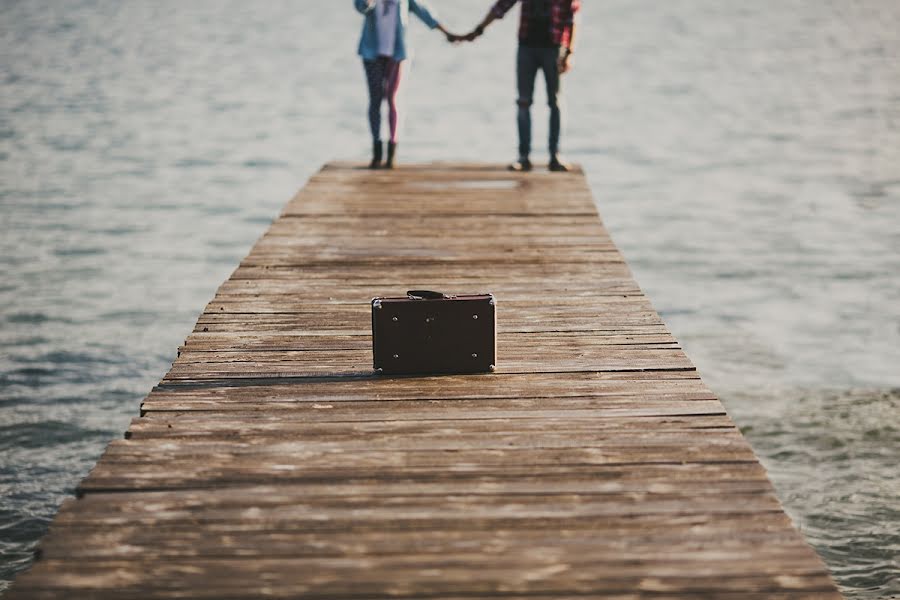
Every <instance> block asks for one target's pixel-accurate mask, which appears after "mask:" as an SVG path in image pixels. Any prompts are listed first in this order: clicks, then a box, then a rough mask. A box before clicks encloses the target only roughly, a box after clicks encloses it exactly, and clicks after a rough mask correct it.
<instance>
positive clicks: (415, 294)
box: [406, 290, 450, 300]
mask: <svg viewBox="0 0 900 600" xmlns="http://www.w3.org/2000/svg"><path fill="white" fill-rule="evenodd" d="M406 295H407V296H409V299H410V300H443V299H445V298H449V297H450V296H448V295H447V294H442V293H441V292H432V291H431V290H409V291H408V292H406Z"/></svg>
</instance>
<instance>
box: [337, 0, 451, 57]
mask: <svg viewBox="0 0 900 600" xmlns="http://www.w3.org/2000/svg"><path fill="white" fill-rule="evenodd" d="M353 6H355V7H356V10H358V11H359V12H361V13H362V14H364V15H365V16H366V18H365V21H364V22H363V29H362V37H361V38H360V40H359V55H360V56H362V57H363V60H375V59H376V58H378V31H377V29H376V27H375V12H374V7H369V6H368V5H367V3H366V0H353ZM410 11H412V12H413V13H415V15H416V16H417V17H419V18H420V19H422V22H423V23H425V24H426V25H427V26H428V27H429V28H430V29H434V28H435V27H437V26H438V22H437V19H435V18H434V16H433V15H432V14H431V11H430V10H429V9H428V6H427V5H426V4H425V0H400V18H399V19H397V41H396V42H395V43H394V60H397V61H400V60H405V59H406V58H407V57H408V53H407V50H406V26H407V25H408V24H409V12H410Z"/></svg>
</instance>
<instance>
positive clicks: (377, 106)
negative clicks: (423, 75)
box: [363, 56, 403, 144]
mask: <svg viewBox="0 0 900 600" xmlns="http://www.w3.org/2000/svg"><path fill="white" fill-rule="evenodd" d="M402 64H403V63H402V61H399V62H398V61H396V60H394V59H393V58H390V57H388V56H379V57H378V58H376V59H375V60H364V61H363V67H365V69H366V83H368V84H369V127H370V128H371V130H372V140H374V141H376V142H380V141H381V103H382V101H384V100H385V99H387V102H388V111H389V112H388V124H389V125H390V128H391V141H392V142H394V143H395V144H396V143H397V133H398V123H399V120H400V118H399V115H398V112H397V92H398V91H399V90H400V76H401V72H402V68H401V67H402Z"/></svg>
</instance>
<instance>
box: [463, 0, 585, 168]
mask: <svg viewBox="0 0 900 600" xmlns="http://www.w3.org/2000/svg"><path fill="white" fill-rule="evenodd" d="M519 1H520V0H497V2H496V4H494V6H493V7H492V8H491V10H490V12H488V14H487V16H486V17H485V18H484V20H483V21H482V22H481V24H480V25H478V27H476V28H475V30H474V31H472V33H470V34H469V35H468V36H466V39H468V40H474V39H475V38H477V37H478V36H480V35H481V34H483V33H484V30H485V28H486V27H487V26H488V25H490V24H491V23H492V22H493V21H494V20H496V19H500V18H502V17H503V15H505V14H506V13H507V11H509V9H510V8H512V7H513V5H514V4H515V3H516V2H519ZM521 3H522V16H521V18H520V20H519V53H518V56H517V59H516V80H517V83H518V88H519V99H518V105H519V112H518V124H519V159H518V160H517V161H516V162H514V163H513V164H511V165H510V169H512V170H514V171H530V170H531V168H532V165H531V160H530V159H529V155H530V154H531V103H532V101H533V97H534V80H535V78H536V77H537V72H538V70H541V71H543V72H544V81H545V83H546V84H547V102H548V104H549V105H550V170H551V171H568V170H569V167H568V165H566V164H565V163H564V162H563V161H562V160H561V159H560V156H559V129H560V120H561V119H560V109H559V93H560V90H559V78H560V75H561V74H562V73H565V72H567V71H568V70H569V69H571V67H572V53H573V47H574V42H575V14H576V13H577V12H578V10H579V9H580V8H581V0H521Z"/></svg>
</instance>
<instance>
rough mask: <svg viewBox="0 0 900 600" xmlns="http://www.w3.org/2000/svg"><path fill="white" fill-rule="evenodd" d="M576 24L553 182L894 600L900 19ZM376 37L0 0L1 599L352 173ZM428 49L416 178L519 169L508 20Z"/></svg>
mask: <svg viewBox="0 0 900 600" xmlns="http://www.w3.org/2000/svg"><path fill="white" fill-rule="evenodd" d="M434 4H435V5H436V7H437V9H438V13H439V14H440V15H441V17H442V21H443V22H444V23H445V24H446V25H447V26H448V27H449V28H451V29H456V30H467V29H469V28H471V27H472V26H473V25H474V24H475V23H476V22H477V21H478V20H479V19H480V18H481V17H482V16H483V14H484V12H486V9H487V7H488V5H489V2H487V1H485V0H453V2H448V1H444V2H440V1H435V2H434ZM585 4H586V6H585V10H584V13H583V20H582V26H581V31H580V35H579V44H578V51H577V53H576V55H575V57H576V61H575V69H574V71H573V72H572V74H571V75H567V76H566V77H565V79H564V83H563V86H564V90H565V94H566V125H565V130H564V137H563V144H564V149H565V151H566V152H567V155H568V156H569V158H570V159H572V160H575V161H578V162H580V163H581V164H582V165H583V166H584V167H585V170H586V171H587V173H588V176H589V179H590V183H591V185H592V188H593V190H594V194H595V196H596V199H597V203H598V206H599V208H600V211H601V213H602V215H603V217H604V219H605V221H606V223H607V226H608V227H609V229H610V230H611V232H612V234H613V236H614V238H615V240H616V241H617V243H618V244H619V246H620V247H621V249H622V250H623V252H624V254H625V256H626V258H627V259H628V260H629V263H630V264H631V266H632V268H633V270H634V271H635V275H636V277H637V279H638V281H639V282H640V283H641V285H642V286H643V287H644V289H645V291H646V292H647V293H648V295H649V296H650V297H651V299H652V300H653V302H654V304H655V305H656V307H657V308H658V310H659V311H660V313H661V314H662V315H663V318H664V319H665V320H666V322H667V323H668V324H669V326H670V327H671V329H672V330H673V332H674V333H675V335H676V336H677V337H678V338H679V339H680V340H681V341H682V343H683V344H684V346H685V348H686V350H687V352H688V354H689V355H690V356H691V358H692V359H693V360H694V362H695V363H696V364H697V365H698V368H699V369H700V370H701V372H702V374H703V376H704V379H705V380H706V381H707V383H708V384H709V385H710V386H711V387H712V388H713V389H714V390H715V391H716V392H717V393H718V394H719V395H720V396H721V398H722V399H723V401H724V402H725V403H726V405H727V408H728V410H729V412H730V414H731V415H732V416H733V417H734V418H735V420H736V421H737V422H738V424H739V425H740V427H741V429H742V430H743V431H744V433H745V434H746V435H747V436H748V438H749V439H750V441H751V443H752V445H753V447H754V449H755V450H756V452H757V453H758V454H759V455H760V458H761V459H762V461H763V463H764V464H765V466H766V468H767V469H768V470H769V472H770V474H771V477H772V479H773V481H774V483H775V485H776V488H777V489H778V492H779V496H780V498H781V499H782V502H783V503H784V505H785V507H786V509H787V511H788V512H789V513H790V515H791V516H792V518H793V519H794V520H795V522H796V523H797V525H798V526H799V527H800V529H801V530H802V531H803V533H804V534H805V535H806V536H807V539H808V540H809V541H810V543H812V545H813V546H814V547H815V548H816V549H817V550H818V552H819V553H820V554H821V555H822V557H823V558H824V559H825V561H826V562H827V564H828V566H829V567H830V569H831V570H832V572H833V574H834V576H835V578H836V580H837V581H838V583H839V584H840V585H841V587H842V589H843V590H844V592H845V593H846V595H847V597H849V598H894V597H900V580H898V569H900V565H898V555H900V533H898V532H900V506H898V503H900V501H898V498H900V473H898V467H897V463H898V462H900V461H898V456H900V60H898V57H900V3H898V2H896V1H895V0H855V1H851V0H777V1H776V0H761V1H760V2H753V3H746V2H740V3H739V2H722V1H721V0H684V1H681V2H649V1H647V0H607V1H602V2H601V1H600V0H586V1H585ZM515 10H516V11H517V10H518V9H515ZM359 26H360V17H359V16H358V15H357V14H356V13H355V12H354V11H353V10H352V8H351V6H350V2H349V0H348V1H346V2H332V1H329V2H313V1H312V0H302V1H299V2H297V1H292V2H288V1H287V0H268V1H267V2H255V3H248V2H236V1H225V0H219V1H213V0H194V1H192V2H190V3H184V2H175V1H172V0H163V1H159V2H117V1H113V0H108V1H92V0H80V1H76V0H56V1H52V2H51V1H49V0H30V1H28V2H23V1H18V2H16V1H4V2H2V3H0V54H2V60H0V82H2V95H0V173H2V184H0V231H2V238H0V274H2V277H0V323H2V325H0V327H2V329H0V348H2V350H0V591H2V590H3V589H4V588H5V586H6V585H7V582H8V581H9V580H10V579H11V578H13V576H14V575H15V573H16V572H17V571H19V570H21V569H23V568H25V567H26V566H27V565H28V564H29V560H30V549H31V548H32V547H33V546H34V544H35V542H36V540H38V539H39V537H40V536H41V535H42V534H43V532H44V531H45V530H46V527H47V525H48V523H49V522H50V520H51V518H52V516H53V514H54V513H55V510H56V508H57V506H58V505H59V503H60V502H61V501H62V500H63V498H64V497H66V496H67V495H69V494H71V493H72V490H73V488H74V486H75V485H76V484H77V482H78V481H79V480H80V479H81V478H82V477H84V476H85V475H86V474H87V472H88V471H89V469H90V468H91V466H92V465H93V464H94V462H95V461H96V459H97V458H98V457H99V455H100V453H101V452H102V450H103V448H104V447H105V445H106V444H107V443H108V441H109V440H111V439H113V438H116V437H119V436H120V435H121V433H122V432H123V431H124V430H125V429H126V427H127V425H128V422H129V420H130V419H131V418H132V417H134V416H136V414H137V411H138V405H139V402H140V400H141V399H142V398H143V397H144V396H145V395H146V393H147V392H148V391H149V390H150V388H151V387H152V386H153V385H154V384H155V383H156V382H157V381H158V380H159V379H160V378H161V377H162V375H163V374H164V373H165V372H166V371H167V369H168V367H169V365H170V363H171V361H172V360H173V359H174V356H175V349H176V347H177V346H178V345H179V343H180V342H181V341H182V340H183V339H184V338H185V336H186V335H187V334H188V332H189V331H190V329H191V327H192V325H193V323H194V321H195V319H196V317H197V315H198V313H199V312H200V311H201V310H202V308H203V306H204V305H205V303H206V302H207V301H208V300H209V299H210V298H211V297H212V295H213V293H214V291H215V289H216V287H217V286H218V284H219V283H220V282H221V281H222V280H224V279H225V278H226V277H227V276H228V275H229V274H230V272H231V271H232V270H233V268H234V267H235V266H236V264H237V262H238V261H239V260H240V259H241V258H242V257H243V256H244V255H245V254H246V252H247V251H248V249H249V248H250V246H251V244H252V243H253V241H254V240H255V239H256V238H257V237H258V236H259V235H261V234H262V232H263V231H264V230H265V229H266V227H267V225H268V224H269V223H270V221H271V219H273V218H274V217H275V216H276V215H277V213H278V211H279V209H280V208H281V206H282V205H283V204H284V203H285V202H286V201H287V200H288V198H289V197H290V196H291V195H292V194H293V193H294V192H295V191H296V190H297V189H298V188H299V187H300V186H301V185H302V184H303V183H304V181H305V179H306V178H307V177H308V176H309V175H310V174H312V173H313V172H314V171H315V170H316V169H318V167H319V166H320V165H321V164H322V163H323V162H324V161H326V160H329V159H332V158H358V159H365V158H366V154H367V152H368V150H369V141H368V137H367V130H366V119H365V104H366V95H365V87H364V82H363V74H362V67H361V65H360V64H359V62H358V59H357V57H356V56H355V48H356V43H357V39H358V33H359ZM411 43H412V44H413V46H414V47H415V49H416V57H415V59H414V60H413V62H412V68H411V70H410V71H409V73H408V75H407V79H406V81H405V91H404V100H405V106H406V114H407V117H406V123H405V128H404V133H403V137H402V141H401V150H400V157H401V160H408V161H428V160H433V159H465V160H479V161H506V160H509V159H512V158H513V155H514V149H515V120H514V117H515V106H514V100H515V88H514V76H513V59H514V52H515V18H513V16H512V15H510V16H508V17H507V18H506V19H505V20H504V21H501V22H499V23H496V24H495V25H494V26H492V27H491V28H490V29H489V30H488V33H487V34H486V35H485V36H484V37H483V38H481V40H479V41H478V42H477V43H476V44H471V45H465V46H460V47H451V46H449V45H448V44H446V42H444V41H443V40H442V39H441V38H440V36H439V35H437V34H436V33H433V32H430V31H427V30H426V29H425V28H424V27H422V26H421V25H420V24H419V23H413V24H412V31H411ZM538 89H539V90H540V86H539V88H538ZM543 99H544V97H543V92H542V91H539V92H538V97H537V103H536V106H535V114H534V118H535V138H536V140H542V139H544V137H545V136H546V116H547V111H546V108H545V107H544V106H543ZM537 147H538V148H540V147H541V145H540V144H537ZM536 158H537V159H538V160H541V159H542V158H543V157H542V155H541V154H540V153H539V154H538V155H537V156H536Z"/></svg>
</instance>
